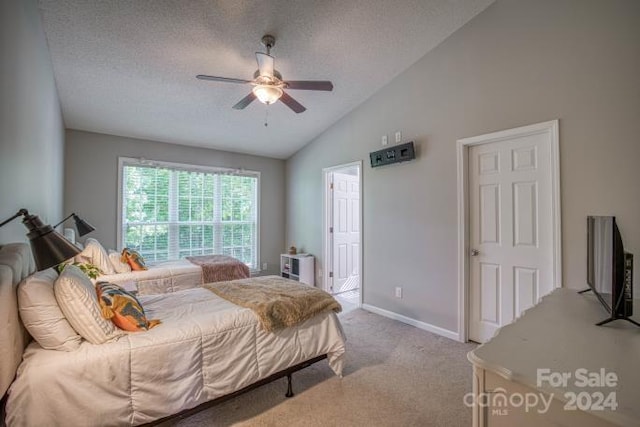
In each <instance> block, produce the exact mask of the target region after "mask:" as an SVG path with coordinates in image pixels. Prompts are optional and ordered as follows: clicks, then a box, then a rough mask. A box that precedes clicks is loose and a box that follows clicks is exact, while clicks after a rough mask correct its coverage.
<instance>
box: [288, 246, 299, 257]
mask: <svg viewBox="0 0 640 427" xmlns="http://www.w3.org/2000/svg"><path fill="white" fill-rule="evenodd" d="M297 253H298V250H297V249H296V247H295V246H291V247H290V248H289V255H295V254H297Z"/></svg>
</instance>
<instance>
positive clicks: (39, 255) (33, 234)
mask: <svg viewBox="0 0 640 427" xmlns="http://www.w3.org/2000/svg"><path fill="white" fill-rule="evenodd" d="M22 223H23V224H24V225H25V227H27V229H28V230H29V232H28V233H27V237H28V238H29V243H30V244H31V252H32V253H33V259H34V261H35V263H36V269H37V270H38V271H40V270H44V269H47V268H49V267H53V266H56V265H58V264H60V263H61V262H64V261H66V260H68V259H70V258H73V257H74V256H76V255H77V254H79V253H80V250H79V249H78V248H77V247H76V246H74V245H73V244H71V242H69V241H68V240H67V239H65V238H64V237H62V236H61V235H60V234H59V233H57V232H56V231H55V230H54V229H53V227H51V226H50V225H45V224H44V223H43V222H42V221H41V220H40V218H38V216H37V215H30V214H28V213H27V214H26V215H24V219H23V220H22Z"/></svg>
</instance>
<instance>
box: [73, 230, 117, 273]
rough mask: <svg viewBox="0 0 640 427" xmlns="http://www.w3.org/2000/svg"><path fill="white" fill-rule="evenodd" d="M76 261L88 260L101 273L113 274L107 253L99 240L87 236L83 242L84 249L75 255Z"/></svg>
mask: <svg viewBox="0 0 640 427" xmlns="http://www.w3.org/2000/svg"><path fill="white" fill-rule="evenodd" d="M75 260H76V262H88V263H90V264H93V265H95V266H96V267H98V268H99V269H100V270H102V273H103V274H115V270H114V269H113V265H112V264H111V261H110V260H109V254H108V253H107V251H106V250H105V248H103V247H102V245H101V244H100V242H98V241H97V240H96V239H93V238H91V237H89V238H88V239H87V240H86V241H85V243H84V250H83V251H82V252H80V253H79V254H78V255H76V258H75Z"/></svg>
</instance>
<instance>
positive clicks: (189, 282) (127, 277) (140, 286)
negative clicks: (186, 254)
mask: <svg viewBox="0 0 640 427" xmlns="http://www.w3.org/2000/svg"><path fill="white" fill-rule="evenodd" d="M98 280H99V281H105V282H111V283H115V284H117V285H120V286H123V287H124V288H125V289H127V290H135V291H137V292H138V295H155V294H162V293H167V292H176V291H180V290H183V289H191V288H195V287H200V286H202V268H201V267H200V266H199V265H195V264H193V263H191V262H189V261H188V260H186V259H179V260H175V261H165V262H161V263H158V264H154V265H153V266H151V267H149V269H148V270H144V271H132V272H130V273H118V274H104V275H102V276H99V277H98Z"/></svg>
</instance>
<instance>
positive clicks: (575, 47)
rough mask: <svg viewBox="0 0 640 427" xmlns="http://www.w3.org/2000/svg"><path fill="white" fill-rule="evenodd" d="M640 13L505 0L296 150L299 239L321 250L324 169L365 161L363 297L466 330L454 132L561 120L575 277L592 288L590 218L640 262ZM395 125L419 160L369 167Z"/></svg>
mask: <svg viewBox="0 0 640 427" xmlns="http://www.w3.org/2000/svg"><path fill="white" fill-rule="evenodd" d="M639 22H640V2H638V1H635V0H615V1H614V0H611V1H602V0H591V1H587V0H509V1H503V0H498V1H497V2H496V3H494V4H493V5H492V6H490V7H489V8H488V9H487V10H485V11H484V12H482V13H481V14H480V15H478V16H477V17H476V18H474V19H473V20H472V21H470V22H469V23H467V24H466V25H465V26H464V27H462V28H461V29H460V30H458V31H457V32H456V33H454V34H453V35H452V36H451V37H449V38H448V39H447V40H445V41H444V42H443V43H442V44H441V45H439V46H438V47H437V48H435V49H434V50H433V51H431V52H430V53H428V54H427V55H426V56H425V57H423V58H422V59H421V60H420V61H418V62H417V63H416V64H414V65H413V66H412V67H411V68H409V69H408V70H407V71H406V72H404V73H403V74H401V75H400V76H399V77H397V78H396V79H394V80H393V81H392V82H391V83H390V84H388V85H387V86H386V87H384V88H383V89H382V90H381V91H379V92H378V93H377V94H375V95H374V96H373V97H371V98H370V99H369V100H367V101H366V102H364V103H363V104H362V105H361V106H360V107H358V108H356V109H355V110H354V111H353V112H351V113H350V114H349V115H348V116H346V117H345V118H344V119H342V120H341V121H340V122H338V123H337V124H335V125H334V126H333V127H331V128H330V129H329V130H327V131H326V132H324V133H323V134H322V135H321V136H320V137H318V138H317V139H316V140H315V141H313V142H312V143H311V144H310V145H308V146H307V147H305V148H304V149H302V150H301V151H299V152H298V153H296V154H295V155H294V156H293V157H292V158H291V159H289V160H288V162H287V190H288V192H287V243H289V242H295V243H296V244H297V245H298V246H301V247H303V248H304V250H305V251H308V252H311V253H313V254H315V255H316V256H319V257H321V256H322V254H321V252H322V230H321V224H322V186H321V175H322V172H321V171H322V168H323V167H327V166H332V165H336V164H341V163H346V162H350V161H354V160H358V159H363V160H364V163H365V164H366V166H365V167H364V169H363V172H364V174H363V175H364V176H363V179H364V181H363V189H364V193H363V202H364V220H363V227H364V242H363V244H364V260H363V267H364V283H365V284H364V302H365V303H366V304H371V305H374V306H377V307H380V308H383V309H386V310H390V311H393V312H396V313H399V314H402V315H405V316H408V317H410V318H412V319H416V320H419V321H423V322H427V323H430V324H432V325H435V326H439V327H442V328H445V329H449V330H452V331H455V330H456V329H457V316H458V313H457V298H458V296H457V280H458V279H457V266H456V254H457V253H456V248H457V219H456V215H457V212H456V209H457V207H456V140H458V139H460V138H463V137H468V136H474V135H480V134H484V133H487V132H492V131H497V130H502V129H508V128H513V127H517V126H522V125H527V124H532V123H538V122H542V121H547V120H551V119H559V120H560V157H561V191H562V238H563V251H562V255H563V285H564V286H567V287H572V288H584V287H585V286H586V281H585V280H586V274H585V269H586V266H585V263H586V235H585V229H586V216H587V215H589V214H602V215H616V216H617V219H618V225H619V227H620V230H621V232H622V237H623V240H624V244H625V248H626V249H627V250H629V251H630V252H635V254H636V267H637V268H640V267H639V266H640V264H639V261H638V259H640V197H639V196H640V186H639V183H640V167H638V162H639V161H640V120H639V115H640V77H639V76H640V25H638V23H639ZM399 48H401V47H399ZM339 90H340V88H336V94H335V96H339ZM396 130H401V131H402V132H403V139H404V140H405V141H408V140H414V141H415V142H416V144H417V147H418V153H417V155H418V158H417V160H415V161H413V162H410V163H406V164H401V165H395V166H389V167H382V168H377V169H371V167H369V166H368V153H369V152H370V151H374V150H378V149H380V148H381V146H380V142H379V141H380V136H381V135H383V134H387V135H389V138H390V139H391V138H392V135H393V132H394V131H396ZM320 262H322V260H320ZM638 276H639V275H638V274H636V280H635V283H636V295H638V293H637V292H638V290H639V288H638V285H637V284H638V283H639V279H638ZM395 286H403V287H404V295H403V299H396V298H394V287H395Z"/></svg>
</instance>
